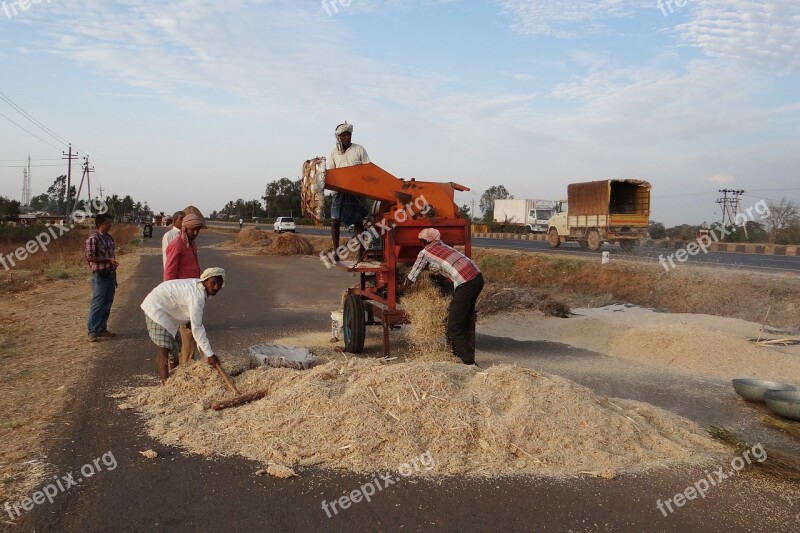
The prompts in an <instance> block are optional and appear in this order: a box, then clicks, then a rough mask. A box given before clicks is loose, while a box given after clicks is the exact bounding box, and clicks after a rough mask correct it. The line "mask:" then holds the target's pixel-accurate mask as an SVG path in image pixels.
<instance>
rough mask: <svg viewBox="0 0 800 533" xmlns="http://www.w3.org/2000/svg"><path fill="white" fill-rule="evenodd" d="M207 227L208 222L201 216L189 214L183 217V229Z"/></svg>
mask: <svg viewBox="0 0 800 533" xmlns="http://www.w3.org/2000/svg"><path fill="white" fill-rule="evenodd" d="M205 227H206V221H205V220H204V219H203V217H201V216H199V215H193V214H189V215H186V216H185V217H183V224H182V225H181V228H186V229H195V228H197V229H200V228H205Z"/></svg>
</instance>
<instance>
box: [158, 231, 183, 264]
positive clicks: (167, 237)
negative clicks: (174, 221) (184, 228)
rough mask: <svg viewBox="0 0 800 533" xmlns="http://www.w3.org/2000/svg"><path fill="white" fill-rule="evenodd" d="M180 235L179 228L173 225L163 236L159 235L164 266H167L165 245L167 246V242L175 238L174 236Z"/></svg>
mask: <svg viewBox="0 0 800 533" xmlns="http://www.w3.org/2000/svg"><path fill="white" fill-rule="evenodd" d="M180 235H181V230H179V229H178V228H176V227H175V226H172V229H171V230H169V231H168V232H166V233H165V234H164V236H163V237H161V259H162V262H163V263H164V264H163V266H164V267H166V266H167V246H169V243H171V242H172V241H173V240H175V238H176V237H180Z"/></svg>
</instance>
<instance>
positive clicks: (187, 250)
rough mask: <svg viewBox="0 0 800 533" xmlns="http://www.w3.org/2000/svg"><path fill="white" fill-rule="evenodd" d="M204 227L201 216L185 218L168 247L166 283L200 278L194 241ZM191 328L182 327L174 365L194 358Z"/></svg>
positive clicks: (194, 344) (165, 267) (165, 266)
mask: <svg viewBox="0 0 800 533" xmlns="http://www.w3.org/2000/svg"><path fill="white" fill-rule="evenodd" d="M204 227H205V220H204V219H203V217H201V216H200V215H195V214H192V213H190V214H188V215H185V216H184V217H183V220H182V222H181V233H180V237H178V238H176V239H173V240H172V242H170V243H169V246H167V261H166V263H165V265H164V281H169V280H173V279H194V278H199V277H200V260H199V259H198V257H197V244H196V243H195V242H194V241H195V239H197V236H198V235H200V230H201V229H202V228H204ZM191 328H192V326H191V324H188V325H187V324H184V325H181V327H180V335H181V351H180V355H179V356H178V359H177V361H175V360H174V359H173V360H171V363H172V365H180V364H183V363H186V362H187V361H190V360H191V359H192V358H193V357H194V351H195V348H197V342H195V339H194V337H193V336H192V329H191Z"/></svg>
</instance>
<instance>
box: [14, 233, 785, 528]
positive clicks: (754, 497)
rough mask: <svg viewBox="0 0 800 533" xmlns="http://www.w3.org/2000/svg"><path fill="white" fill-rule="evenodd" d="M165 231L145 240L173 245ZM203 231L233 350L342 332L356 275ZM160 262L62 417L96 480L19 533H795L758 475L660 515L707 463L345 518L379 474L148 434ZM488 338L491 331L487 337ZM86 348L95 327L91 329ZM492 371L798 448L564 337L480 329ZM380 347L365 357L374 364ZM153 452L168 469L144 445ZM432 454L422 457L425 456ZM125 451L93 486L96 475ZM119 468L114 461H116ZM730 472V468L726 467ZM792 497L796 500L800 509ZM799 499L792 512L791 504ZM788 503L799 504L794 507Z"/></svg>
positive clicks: (683, 378)
mask: <svg viewBox="0 0 800 533" xmlns="http://www.w3.org/2000/svg"><path fill="white" fill-rule="evenodd" d="M162 233H163V229H162V228H158V229H157V230H156V233H155V235H154V237H155V238H154V239H153V240H148V241H147V243H146V246H158V243H160V238H159V237H160V236H161V234H162ZM224 238H225V236H223V235H220V234H211V233H204V234H202V235H201V237H200V240H199V244H200V246H201V250H200V257H201V262H202V264H203V266H212V265H219V266H224V267H225V268H226V270H227V272H228V276H229V277H228V283H227V285H226V287H225V288H224V289H223V290H222V291H221V292H220V294H219V295H218V296H216V297H214V298H213V299H212V300H211V301H210V303H209V305H208V307H207V312H206V320H205V322H206V327H207V329H208V332H209V338H210V340H211V343H212V346H214V347H215V348H216V350H217V352H218V353H220V354H222V355H223V356H224V354H231V353H235V352H244V351H246V349H247V347H248V346H249V345H251V344H255V343H259V342H265V341H267V340H269V339H272V338H277V337H279V336H284V335H287V334H289V333H291V332H297V331H319V330H326V329H327V328H329V327H330V323H329V315H328V311H329V310H330V309H331V308H332V307H334V306H335V305H336V303H337V302H338V301H339V295H340V294H341V290H342V288H343V287H344V286H347V285H348V284H350V283H351V281H352V278H351V277H350V276H349V275H348V274H346V273H344V272H341V271H338V270H336V269H330V270H328V269H325V268H322V266H321V265H320V263H319V261H317V259H316V258H297V257H263V256H262V257H244V256H234V255H227V252H226V251H225V250H223V249H213V248H205V247H204V246H206V245H208V244H211V243H213V242H218V241H219V240H222V239H224ZM160 277H161V258H160V256H159V255H146V256H143V257H142V262H141V265H140V267H139V270H138V272H137V273H136V275H135V276H134V278H133V279H132V281H131V283H132V284H133V286H132V287H131V290H132V297H131V298H130V299H129V300H128V301H127V302H116V303H115V306H114V309H113V311H112V317H111V322H110V325H111V327H112V328H113V330H114V331H116V332H117V333H118V334H119V337H118V338H117V339H113V340H107V341H104V342H103V343H102V344H101V345H99V349H98V353H101V355H100V356H99V359H98V361H97V364H96V366H95V368H94V369H93V371H92V374H91V375H90V376H88V377H87V386H86V388H85V389H84V390H83V391H81V393H80V394H79V396H78V397H77V398H76V401H75V403H74V405H73V406H71V407H70V409H69V412H68V413H66V414H65V416H64V418H63V420H62V422H64V425H63V433H62V435H61V436H60V437H59V438H58V439H55V440H54V441H53V442H54V445H53V446H54V447H53V450H52V452H51V454H50V456H49V460H50V462H51V463H53V464H54V465H55V472H56V473H57V474H58V475H60V476H65V475H67V474H69V473H71V472H72V473H75V477H76V478H77V477H80V478H81V482H80V483H77V484H76V485H75V486H72V487H70V488H69V489H68V490H66V491H65V492H63V493H60V494H58V495H57V496H56V497H55V498H54V501H53V503H47V502H45V503H44V504H41V505H37V506H35V507H34V509H33V511H31V512H30V513H27V514H24V515H23V516H22V518H21V520H20V523H19V525H17V526H15V527H14V528H12V529H14V530H16V531H67V532H73V531H74V532H94V531H170V532H182V531H187V532H188V531H192V532H194V531H206V532H217V531H220V532H228V531H317V530H330V531H398V530H402V531H643V530H645V531H726V532H728V531H758V530H764V529H767V528H768V529H776V530H777V529H785V530H792V529H794V530H796V527H797V524H798V523H800V510H798V505H797V501H798V499H797V487H796V486H795V488H794V491H795V492H794V494H787V493H786V490H787V489H786V487H785V486H783V485H780V484H777V483H774V482H771V481H769V480H765V479H763V478H760V477H756V475H755V474H753V473H752V472H750V471H744V472H741V473H739V474H738V475H735V476H732V477H731V478H730V479H727V480H725V481H724V482H723V483H720V484H719V485H718V486H716V487H714V488H713V490H710V491H709V493H708V494H707V495H706V497H705V498H703V499H699V498H698V499H695V500H693V501H688V502H686V504H685V505H684V506H682V507H680V508H678V507H675V508H674V512H672V513H667V515H666V516H665V515H664V514H663V513H662V512H661V511H659V510H658V508H657V507H656V501H657V500H659V499H660V500H665V499H667V498H671V497H673V496H674V495H675V494H677V493H679V492H683V491H684V489H685V488H686V487H687V486H690V485H692V484H693V483H694V482H695V481H696V480H699V479H702V478H705V477H706V476H707V475H708V474H707V473H706V472H705V470H707V469H704V468H700V467H697V468H684V469H670V470H667V469H661V470H657V471H651V472H649V473H628V474H622V475H619V476H618V477H617V478H615V479H612V480H603V479H595V478H591V477H581V478H564V479H550V478H538V477H533V476H520V477H508V478H502V479H498V478H493V479H472V478H464V477H454V478H446V479H440V480H401V481H399V482H397V483H396V484H394V485H393V486H390V487H388V488H386V489H385V490H382V491H380V492H378V493H377V494H376V495H375V496H373V498H372V501H371V502H360V503H358V504H353V505H352V506H351V507H350V508H348V509H346V510H341V511H340V512H339V513H338V514H333V515H331V516H330V517H328V515H327V514H326V513H325V511H324V510H323V509H322V501H323V500H327V501H332V500H334V499H337V498H339V497H340V496H342V495H344V494H347V493H349V492H350V491H352V490H355V489H357V488H358V487H360V486H361V485H362V484H364V483H366V482H368V481H369V480H370V479H371V478H372V476H363V475H354V474H348V473H339V472H331V471H328V470H324V469H309V470H303V471H301V472H300V477H298V478H293V479H289V480H278V479H275V478H270V477H263V476H256V475H255V472H256V471H257V470H259V469H260V468H262V466H261V465H260V464H257V463H254V462H252V461H249V460H245V459H242V458H238V457H216V458H214V459H205V458H201V457H195V456H186V455H184V454H183V453H181V451H180V450H178V449H175V448H170V447H166V446H164V445H162V444H160V443H159V442H156V441H154V440H152V439H151V438H149V437H148V436H146V434H145V432H144V429H143V425H142V422H141V421H140V420H139V418H138V417H137V415H136V414H135V413H134V412H132V411H120V410H119V409H117V407H116V404H117V403H118V400H112V399H109V398H107V395H108V394H110V393H113V392H116V391H118V390H119V389H120V388H121V387H123V386H127V385H131V384H139V383H141V382H142V379H143V378H142V377H141V376H142V375H146V376H154V375H155V365H154V354H155V349H154V347H153V345H152V344H151V342H150V340H149V339H148V338H147V333H146V331H145V327H144V319H143V316H142V313H141V310H140V309H139V307H138V306H139V303H140V302H141V301H142V299H143V298H144V296H145V295H146V294H147V292H149V290H150V289H151V288H152V287H153V286H154V285H156V284H157V283H158V282H159V281H160ZM479 334H480V330H479ZM75 338H76V342H79V341H78V340H77V339H82V338H83V335H82V332H76V335H75ZM478 347H479V353H478V360H479V362H480V363H481V364H484V365H489V364H494V363H501V362H505V363H516V364H519V365H521V366H527V367H531V368H536V369H541V370H545V371H550V372H553V373H558V374H561V375H564V376H566V377H568V378H570V379H574V380H576V381H578V382H579V383H582V384H584V385H586V386H588V387H591V388H593V389H594V390H595V391H596V392H597V393H598V394H603V395H610V396H617V397H623V398H632V399H637V400H642V401H648V402H650V403H653V404H655V405H659V406H661V407H663V408H665V409H669V410H672V411H675V412H678V413H680V414H682V415H683V416H687V417H689V418H692V419H694V420H697V421H698V422H700V423H707V422H709V421H715V422H717V423H723V424H727V425H730V426H733V427H736V428H737V429H740V430H742V431H744V432H745V433H746V435H747V436H748V437H749V438H752V439H754V440H755V439H758V440H759V441H763V442H765V443H766V442H769V443H777V444H778V445H780V446H781V447H784V448H790V447H791V446H792V445H791V444H790V443H789V442H788V441H787V440H785V439H782V438H781V437H780V435H779V434H778V433H777V432H775V431H772V430H766V429H761V428H759V427H757V426H756V425H754V424H753V423H752V419H754V418H755V417H754V415H755V414H756V413H757V412H759V408H757V407H753V406H749V405H745V404H744V403H743V402H739V401H738V400H737V399H736V397H735V395H734V394H733V392H732V391H731V390H730V387H729V385H728V384H726V383H725V382H723V381H720V380H708V379H700V378H696V377H693V376H691V375H688V374H682V373H680V372H676V371H664V369H663V368H660V367H649V366H647V365H644V364H640V363H635V364H634V363H629V362H625V361H620V360H616V359H613V358H609V357H605V356H602V355H599V354H596V353H592V352H587V351H584V350H578V349H574V348H572V347H569V346H565V345H560V344H554V343H544V342H539V343H536V342H534V343H532V342H517V341H513V340H510V339H503V338H496V337H491V336H487V335H485V334H481V335H479V337H478ZM368 355H369V354H366V355H365V356H368ZM146 449H154V450H156V451H157V452H158V453H159V458H158V459H156V460H145V459H144V458H142V457H141V455H140V454H139V451H141V450H146ZM424 451H425V450H420V453H423V452H424ZM109 452H110V453H111V454H113V458H114V462H115V464H116V467H115V468H114V469H113V470H111V469H110V468H109V467H108V466H105V465H106V463H104V462H100V463H99V465H100V466H103V467H104V468H101V469H100V471H97V472H96V473H95V474H94V475H93V476H92V477H83V476H80V475H79V474H80V471H81V466H82V465H86V464H88V463H91V462H92V461H93V459H95V458H101V457H104V456H105V457H109V456H108V455H107V454H108V453H109ZM110 463H111V462H110V461H109V462H108V464H109V465H110ZM715 466H720V467H722V466H726V463H722V464H720V465H715ZM792 502H793V503H792ZM792 505H793V506H792ZM787 509H788V510H787Z"/></svg>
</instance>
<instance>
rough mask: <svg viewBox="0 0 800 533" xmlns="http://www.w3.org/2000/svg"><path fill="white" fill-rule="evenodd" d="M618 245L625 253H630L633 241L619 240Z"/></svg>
mask: <svg viewBox="0 0 800 533" xmlns="http://www.w3.org/2000/svg"><path fill="white" fill-rule="evenodd" d="M619 247H620V248H622V251H623V252H625V253H626V254H627V253H631V252H632V251H633V241H619Z"/></svg>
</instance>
